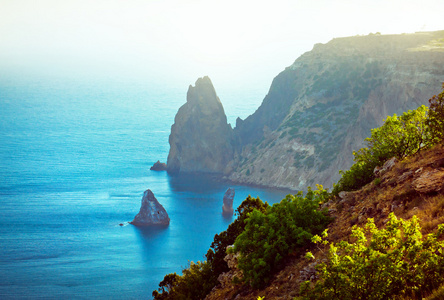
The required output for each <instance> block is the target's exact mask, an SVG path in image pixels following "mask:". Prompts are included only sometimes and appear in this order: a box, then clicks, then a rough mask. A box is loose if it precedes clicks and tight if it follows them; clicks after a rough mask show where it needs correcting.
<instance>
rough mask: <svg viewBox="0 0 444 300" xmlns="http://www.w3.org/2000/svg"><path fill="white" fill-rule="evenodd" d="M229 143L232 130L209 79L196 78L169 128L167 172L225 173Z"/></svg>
mask: <svg viewBox="0 0 444 300" xmlns="http://www.w3.org/2000/svg"><path fill="white" fill-rule="evenodd" d="M232 140H233V130H232V128H231V126H230V125H229V124H227V117H226V115H225V112H224V109H223V107H222V104H221V102H220V100H219V98H218V97H217V95H216V91H215V90H214V87H213V84H212V83H211V80H210V79H209V78H208V77H203V78H199V79H198V80H197V81H196V85H195V87H193V86H190V87H189V89H188V93H187V102H186V103H185V104H184V105H183V106H182V107H181V108H180V109H179V111H178V113H177V115H176V117H175V120H174V125H173V126H172V127H171V134H170V138H169V142H170V152H169V154H168V161H167V171H168V172H170V173H174V172H179V171H180V172H208V173H228V172H229V171H230V168H229V166H228V165H229V163H230V162H231V161H232V160H233V153H234V150H233V143H232Z"/></svg>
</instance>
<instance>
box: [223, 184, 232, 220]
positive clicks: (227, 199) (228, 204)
mask: <svg viewBox="0 0 444 300" xmlns="http://www.w3.org/2000/svg"><path fill="white" fill-rule="evenodd" d="M234 194H235V193H234V189H232V188H229V189H228V190H227V191H226V192H225V195H224V199H223V201H224V204H223V206H222V214H224V215H233V213H234V209H233V199H234Z"/></svg>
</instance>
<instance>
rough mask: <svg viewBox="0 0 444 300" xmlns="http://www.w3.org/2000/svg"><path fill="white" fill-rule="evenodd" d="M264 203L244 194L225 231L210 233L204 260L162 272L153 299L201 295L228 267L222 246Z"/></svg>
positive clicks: (227, 244)
mask: <svg viewBox="0 0 444 300" xmlns="http://www.w3.org/2000/svg"><path fill="white" fill-rule="evenodd" d="M268 207H269V205H268V204H267V202H265V203H264V202H262V200H261V199H259V198H252V197H251V196H248V197H247V198H246V199H245V200H244V201H243V202H242V204H241V205H240V206H239V207H238V208H237V209H236V214H237V218H236V220H234V222H233V223H231V224H230V225H229V226H228V228H227V230H226V231H223V232H221V233H220V234H216V235H215V236H214V241H213V243H212V244H211V246H210V249H209V250H208V252H207V254H206V259H207V260H206V261H205V262H197V263H193V262H191V263H190V266H189V267H188V268H185V269H184V270H183V271H182V276H180V275H177V274H176V273H172V274H168V275H166V276H165V277H164V279H163V280H162V281H161V282H160V283H159V289H158V291H153V297H154V299H156V300H162V299H204V298H205V296H206V295H207V294H208V293H209V292H210V291H211V289H212V288H213V287H214V286H215V285H216V284H217V283H218V281H217V277H218V276H219V275H220V274H222V273H223V272H227V271H228V270H229V269H228V266H227V263H226V262H225V261H224V257H225V256H226V248H227V247H228V246H230V245H233V243H234V241H235V239H236V237H237V236H238V235H239V234H240V233H241V232H242V231H243V230H244V228H245V220H246V219H247V217H248V215H249V214H250V213H251V212H252V211H253V210H256V211H259V212H265V211H266V210H267V208H268Z"/></svg>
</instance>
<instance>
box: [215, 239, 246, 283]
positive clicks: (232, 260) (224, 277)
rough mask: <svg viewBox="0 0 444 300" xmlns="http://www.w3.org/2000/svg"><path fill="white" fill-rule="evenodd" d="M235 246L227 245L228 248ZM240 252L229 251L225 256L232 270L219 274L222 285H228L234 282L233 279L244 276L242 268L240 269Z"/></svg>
mask: <svg viewBox="0 0 444 300" xmlns="http://www.w3.org/2000/svg"><path fill="white" fill-rule="evenodd" d="M230 248H233V246H228V247H227V252H228V249H230ZM239 256H240V254H239V253H229V254H227V255H226V256H225V258H224V260H225V261H226V262H227V265H228V267H229V268H230V271H228V272H226V273H222V274H220V275H219V277H218V278H217V280H218V281H219V283H220V284H221V286H222V287H227V286H230V285H232V284H233V279H234V278H235V277H237V278H238V279H241V278H242V277H243V272H242V270H240V269H238V267H237V265H238V260H239Z"/></svg>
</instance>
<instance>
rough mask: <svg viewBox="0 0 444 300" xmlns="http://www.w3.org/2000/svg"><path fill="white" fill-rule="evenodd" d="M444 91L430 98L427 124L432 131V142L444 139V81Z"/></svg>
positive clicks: (443, 85)
mask: <svg viewBox="0 0 444 300" xmlns="http://www.w3.org/2000/svg"><path fill="white" fill-rule="evenodd" d="M442 88H443V91H442V92H441V93H440V94H439V95H438V96H436V95H435V96H433V97H432V98H430V99H429V103H430V109H429V115H428V118H427V120H426V125H427V126H428V129H429V131H430V139H431V143H434V144H436V143H438V142H440V141H441V140H443V139H444V83H443V84H442Z"/></svg>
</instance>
